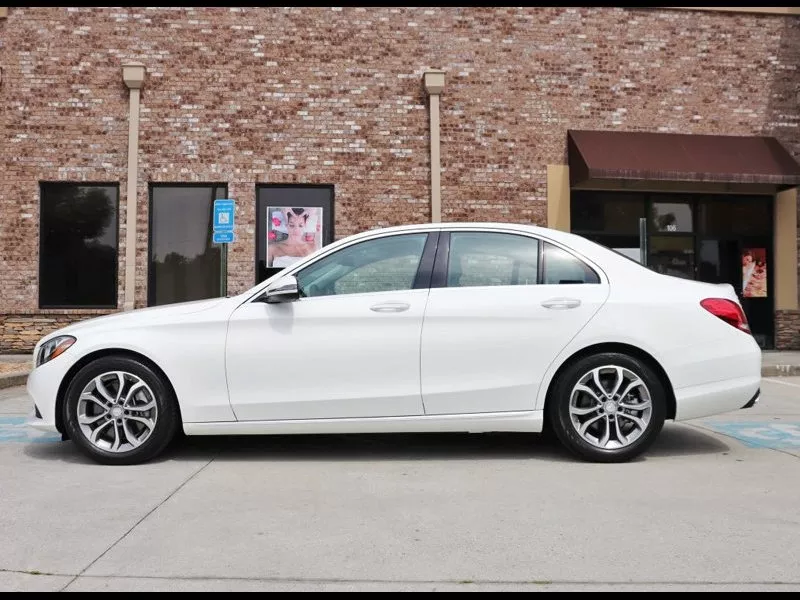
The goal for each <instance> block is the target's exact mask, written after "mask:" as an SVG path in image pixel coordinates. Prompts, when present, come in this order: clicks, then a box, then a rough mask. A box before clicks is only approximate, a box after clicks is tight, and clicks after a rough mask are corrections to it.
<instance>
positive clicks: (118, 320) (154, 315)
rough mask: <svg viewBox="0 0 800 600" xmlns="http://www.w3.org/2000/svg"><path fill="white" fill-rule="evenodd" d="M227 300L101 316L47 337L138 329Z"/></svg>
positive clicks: (199, 301)
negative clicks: (89, 331) (90, 330)
mask: <svg viewBox="0 0 800 600" xmlns="http://www.w3.org/2000/svg"><path fill="white" fill-rule="evenodd" d="M229 300H230V298H211V299H208V300H195V301H192V302H180V303H177V304H167V305H164V306H151V307H148V308H139V309H136V310H129V311H125V312H119V313H113V314H110V315H103V316H102V317H95V318H93V319H86V320H85V321H79V322H77V323H73V324H72V325H68V326H67V327H64V328H63V329H59V330H58V331H55V332H53V334H51V335H50V336H47V337H51V336H52V335H62V334H72V335H77V333H79V332H81V331H87V330H89V329H92V330H97V329H120V328H128V327H138V326H141V325H146V324H149V323H153V322H156V321H162V322H163V321H164V320H173V319H176V318H180V316H181V315H188V314H193V313H198V312H201V311H204V310H210V309H212V308H216V307H218V306H220V305H221V304H223V303H225V302H227V301H229Z"/></svg>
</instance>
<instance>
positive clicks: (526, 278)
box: [421, 229, 609, 414]
mask: <svg viewBox="0 0 800 600" xmlns="http://www.w3.org/2000/svg"><path fill="white" fill-rule="evenodd" d="M608 292H609V288H608V283H607V281H606V280H605V279H604V276H603V275H602V273H599V272H598V271H597V270H595V269H593V268H592V267H590V266H589V265H588V264H587V263H586V262H585V261H584V260H582V259H581V258H579V257H578V256H576V255H575V254H573V253H571V252H570V251H568V250H567V249H565V248H563V247H562V246H559V245H556V244H554V243H551V242H549V241H544V240H539V239H537V238H536V237H533V236H531V235H527V234H523V233H516V232H513V233H512V232H508V231H503V230H497V231H492V230H476V229H465V230H453V231H449V232H443V233H442V234H441V236H440V240H439V248H438V251H437V256H436V261H435V265H434V273H433V278H432V281H431V291H430V294H429V296H428V303H427V307H426V309H425V317H424V321H423V325H422V348H421V352H422V354H421V357H422V358H421V379H422V400H423V405H424V408H425V413H426V414H460V413H489V412H504V411H523V410H533V408H534V404H535V401H536V395H537V392H538V390H539V386H540V384H541V381H542V378H543V376H544V373H545V372H546V370H547V368H548V366H549V365H550V364H551V363H552V361H553V360H554V359H555V357H556V356H557V355H558V354H559V352H560V351H561V350H562V349H563V348H564V347H565V346H566V345H567V344H568V343H569V342H570V340H572V338H573V337H574V336H575V335H576V334H577V333H578V332H579V331H580V329H581V328H582V327H584V326H585V325H586V323H588V321H589V320H590V319H591V318H592V316H594V314H595V313H596V312H597V311H598V310H599V308H600V307H601V306H602V304H603V303H604V302H605V300H606V298H607V297H608Z"/></svg>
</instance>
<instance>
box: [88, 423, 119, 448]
mask: <svg viewBox="0 0 800 600" xmlns="http://www.w3.org/2000/svg"><path fill="white" fill-rule="evenodd" d="M113 422H114V421H106V422H105V423H100V425H99V426H98V427H97V428H96V429H95V430H94V431H92V435H91V437H90V438H89V441H90V442H92V443H93V444H95V445H97V438H98V437H100V434H101V433H102V431H103V430H104V429H105V428H106V427H108V426H109V425H110V424H111V423H113Z"/></svg>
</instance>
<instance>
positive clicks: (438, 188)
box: [425, 70, 444, 223]
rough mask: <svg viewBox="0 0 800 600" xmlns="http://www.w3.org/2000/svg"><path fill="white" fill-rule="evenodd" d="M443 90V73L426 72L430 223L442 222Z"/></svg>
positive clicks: (435, 71) (436, 71)
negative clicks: (441, 121) (429, 160)
mask: <svg viewBox="0 0 800 600" xmlns="http://www.w3.org/2000/svg"><path fill="white" fill-rule="evenodd" d="M442 90H444V71H438V70H433V71H426V73H425V91H426V92H428V97H429V99H430V128H431V130H430V137H431V223H441V222H442V180H441V174H442V165H441V146H440V143H439V95H440V94H441V93H442Z"/></svg>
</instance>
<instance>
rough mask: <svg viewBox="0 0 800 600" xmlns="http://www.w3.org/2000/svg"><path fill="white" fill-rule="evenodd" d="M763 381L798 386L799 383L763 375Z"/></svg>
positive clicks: (799, 385) (799, 386)
mask: <svg viewBox="0 0 800 600" xmlns="http://www.w3.org/2000/svg"><path fill="white" fill-rule="evenodd" d="M763 379H764V381H769V382H770V383H779V384H781V385H788V386H790V387H796V388H800V384H798V383H792V382H791V381H781V380H780V379H773V378H772V377H764V378H763Z"/></svg>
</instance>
